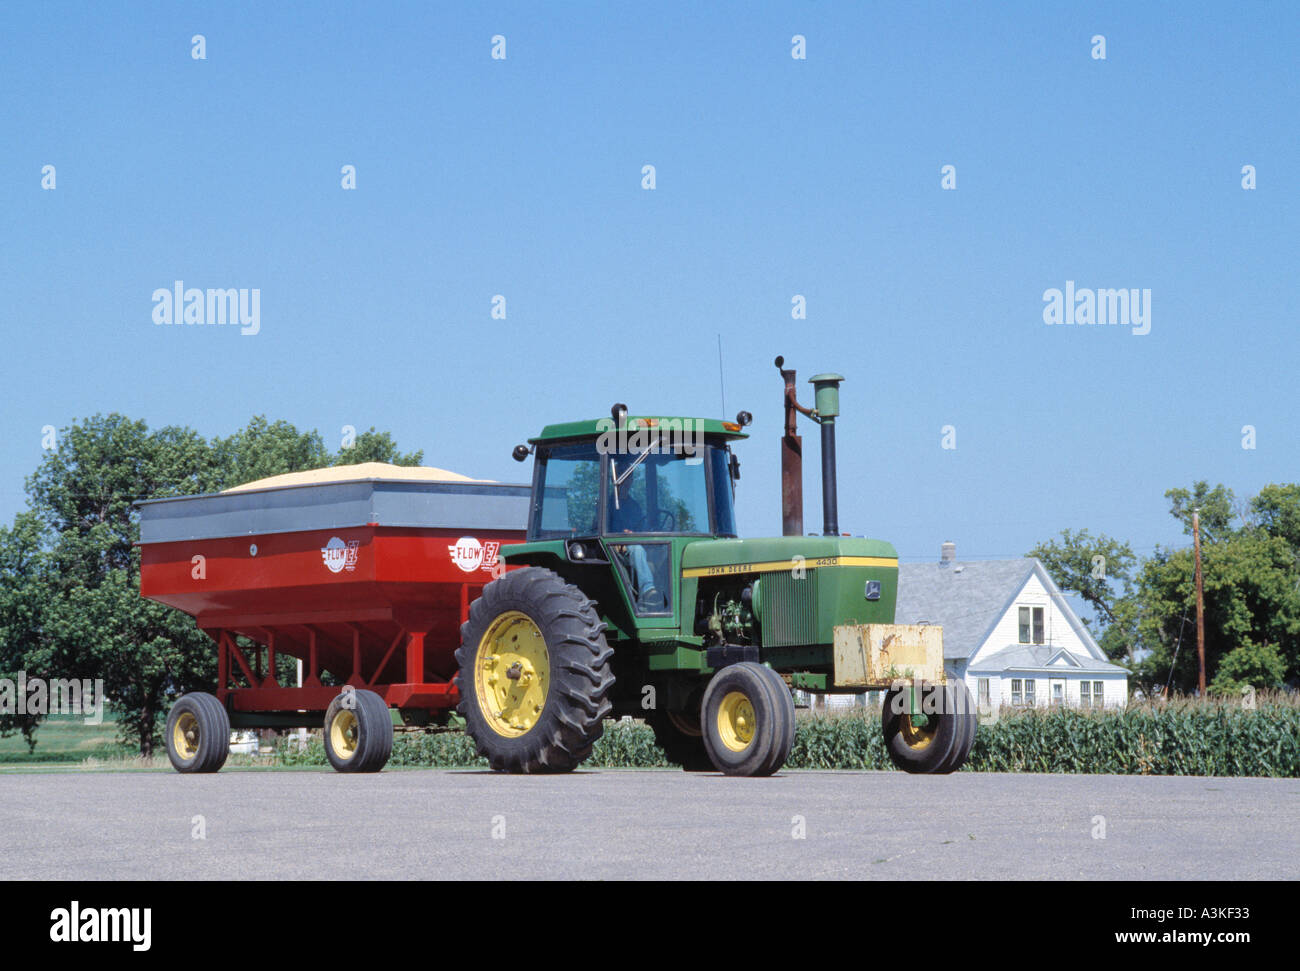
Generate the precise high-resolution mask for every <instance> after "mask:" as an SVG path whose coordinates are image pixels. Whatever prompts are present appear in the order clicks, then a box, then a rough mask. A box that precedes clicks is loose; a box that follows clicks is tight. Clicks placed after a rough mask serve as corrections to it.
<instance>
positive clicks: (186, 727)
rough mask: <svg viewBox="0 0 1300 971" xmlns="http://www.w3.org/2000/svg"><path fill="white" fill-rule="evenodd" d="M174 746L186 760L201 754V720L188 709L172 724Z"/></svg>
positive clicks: (177, 752) (178, 753)
mask: <svg viewBox="0 0 1300 971" xmlns="http://www.w3.org/2000/svg"><path fill="white" fill-rule="evenodd" d="M172 748H173V749H175V750H176V754H177V755H179V756H180V757H181V758H182V759H185V760H186V761H189V760H190V759H192V758H194V756H196V755H198V754H199V720H198V719H197V718H195V717H194V715H193V714H191V713H190V712H188V711H186V712H182V713H181V716H180V718H177V719H176V724H175V725H174V726H172Z"/></svg>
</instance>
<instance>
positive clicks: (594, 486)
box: [529, 443, 736, 539]
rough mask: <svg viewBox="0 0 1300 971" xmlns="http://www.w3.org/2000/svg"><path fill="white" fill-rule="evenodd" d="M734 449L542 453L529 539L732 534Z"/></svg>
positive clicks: (577, 448) (556, 449) (589, 447)
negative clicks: (685, 451)
mask: <svg viewBox="0 0 1300 971" xmlns="http://www.w3.org/2000/svg"><path fill="white" fill-rule="evenodd" d="M730 454H731V453H730V451H729V450H728V449H727V447H726V445H725V444H724V443H709V444H707V445H705V446H704V447H703V448H697V449H695V450H694V454H688V453H684V452H670V451H666V452H659V451H656V450H654V449H653V448H648V449H645V448H643V449H640V450H629V451H627V452H617V453H609V454H606V455H602V454H601V453H599V452H598V451H597V449H596V446H595V444H594V443H582V444H574V445H556V446H552V447H551V448H549V449H546V450H545V451H539V456H538V463H537V471H536V486H535V489H534V495H535V496H536V497H537V498H536V500H535V502H534V507H533V515H532V519H531V521H530V523H529V535H530V538H532V539H557V538H568V537H572V536H594V535H598V534H602V533H603V534H605V535H624V534H647V533H659V534H671V535H696V536H710V535H712V536H735V535H736V524H735V513H734V507H733V488H732V481H731V468H730Z"/></svg>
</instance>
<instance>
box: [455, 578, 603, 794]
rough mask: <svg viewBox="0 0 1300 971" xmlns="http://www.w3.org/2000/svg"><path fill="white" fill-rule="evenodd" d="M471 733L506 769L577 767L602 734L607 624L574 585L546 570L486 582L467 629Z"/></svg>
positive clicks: (496, 765)
mask: <svg viewBox="0 0 1300 971" xmlns="http://www.w3.org/2000/svg"><path fill="white" fill-rule="evenodd" d="M460 638H461V645H460V647H459V648H458V649H457V651H456V662H457V664H458V666H459V670H458V672H457V675H456V683H457V688H458V690H459V691H460V704H459V705H458V706H457V708H456V710H457V711H458V712H459V713H460V715H461V717H463V718H464V719H465V731H466V732H467V733H468V734H469V736H470V738H472V739H473V740H474V745H475V748H477V750H478V753H479V755H482V756H483V757H484V758H486V759H487V760H488V765H490V766H491V767H492V768H493V769H496V770H498V771H501V772H539V773H540V772H570V771H572V770H573V769H575V768H577V766H578V765H579V764H581V763H582V761H583V760H584V759H586V758H587V756H588V755H590V754H591V747H592V745H594V744H595V743H596V740H597V739H598V738H600V736H601V733H602V732H603V731H604V720H605V716H606V715H608V714H609V712H610V708H611V704H610V701H609V699H608V696H609V692H610V689H611V688H612V687H613V685H614V676H613V674H611V673H610V667H609V661H610V658H611V657H612V656H613V654H614V651H613V649H612V648H610V646H609V645H608V644H607V643H606V642H605V624H604V622H603V621H601V619H600V617H599V616H598V615H597V613H596V608H595V605H594V604H593V603H592V602H591V601H590V600H589V599H588V598H587V596H586V595H585V594H584V593H583V592H582V591H581V590H579V589H578V588H577V587H575V586H573V585H572V584H568V583H565V582H564V581H563V580H562V579H561V578H560V577H559V576H558V575H557V574H555V573H553V572H552V571H550V570H546V569H543V568H541V567H535V566H530V567H524V568H522V569H519V570H512V571H510V572H509V573H506V574H505V575H504V576H501V577H499V578H498V579H496V580H493V581H492V582H491V583H489V584H488V585H487V586H486V587H484V588H483V595H482V596H480V597H479V598H478V599H477V600H476V601H474V605H473V606H472V607H470V611H469V620H467V621H466V622H465V623H464V624H462V625H461V628H460Z"/></svg>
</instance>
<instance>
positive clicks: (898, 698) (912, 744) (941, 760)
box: [880, 683, 979, 775]
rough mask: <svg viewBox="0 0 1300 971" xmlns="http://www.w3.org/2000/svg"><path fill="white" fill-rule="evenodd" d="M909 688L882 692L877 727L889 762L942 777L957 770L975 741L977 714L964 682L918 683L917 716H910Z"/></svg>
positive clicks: (906, 768)
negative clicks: (879, 727) (919, 710)
mask: <svg viewBox="0 0 1300 971" xmlns="http://www.w3.org/2000/svg"><path fill="white" fill-rule="evenodd" d="M911 690H912V689H911V688H891V689H890V690H889V691H887V692H886V693H885V702H884V706H883V707H882V709H881V716H880V717H881V727H882V729H883V731H884V735H885V748H886V749H887V750H888V752H889V758H890V761H892V762H893V763H894V765H895V766H896V767H897V768H900V769H902V770H903V771H904V772H911V773H917V774H927V775H943V774H946V773H948V772H952V771H954V770H956V769H959V768H960V767H961V766H962V764H963V763H965V761H966V756H968V755H969V754H970V748H971V745H972V744H974V741H975V728H976V725H977V722H978V717H979V716H978V714H977V713H976V711H975V707H974V705H973V704H972V703H971V699H970V692H969V691H967V690H966V686H965V685H964V684H956V685H948V684H929V683H923V684H921V685H920V686H919V687H918V688H917V690H918V691H919V692H920V699H919V700H920V707H921V712H922V713H923V714H924V717H923V718H917V719H913V718H912V716H911V714H910V712H909V708H910V707H911V699H910V698H909V697H908V695H909V693H910V692H911Z"/></svg>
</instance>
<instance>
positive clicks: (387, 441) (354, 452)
mask: <svg viewBox="0 0 1300 971" xmlns="http://www.w3.org/2000/svg"><path fill="white" fill-rule="evenodd" d="M423 461H424V452H422V451H419V452H405V453H403V452H399V451H398V450H397V443H396V442H394V441H393V436H392V435H390V434H389V433H388V432H377V431H375V427H374V426H373V425H371V426H370V428H369V430H367V431H364V432H362V433H361V434H360V435H358V436H357V437H356V441H354V442H353V443H352V444H351V445H350V446H349V447H347V448H340V449H339V451H338V454H337V455H335V456H334V459H333V461H332V462H330V464H331V465H357V464H359V463H361V462H391V463H392V464H393V465H419V464H420V463H421V462H423Z"/></svg>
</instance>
